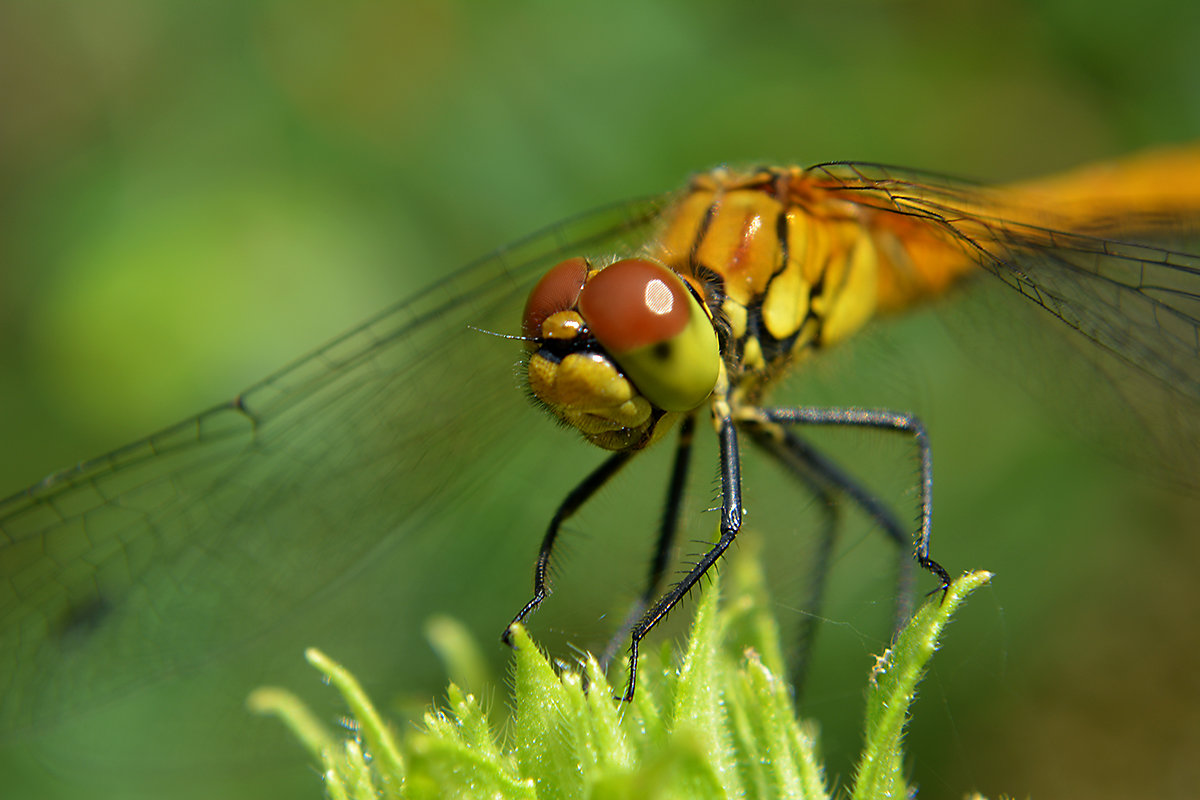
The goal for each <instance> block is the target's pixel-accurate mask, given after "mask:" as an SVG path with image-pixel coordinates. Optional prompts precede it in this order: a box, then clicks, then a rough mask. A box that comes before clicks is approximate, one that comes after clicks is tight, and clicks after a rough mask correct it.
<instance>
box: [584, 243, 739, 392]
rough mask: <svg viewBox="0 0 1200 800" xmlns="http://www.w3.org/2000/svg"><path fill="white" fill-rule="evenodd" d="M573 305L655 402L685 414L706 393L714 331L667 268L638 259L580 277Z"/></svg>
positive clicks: (714, 366) (716, 359)
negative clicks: (584, 281)
mask: <svg viewBox="0 0 1200 800" xmlns="http://www.w3.org/2000/svg"><path fill="white" fill-rule="evenodd" d="M578 304H579V305H578V307H579V313H580V314H581V315H582V317H583V319H584V321H585V322H586V323H587V326H588V330H589V331H590V332H591V334H592V335H593V336H594V337H595V338H596V340H597V341H598V342H600V344H601V345H603V346H604V349H605V350H606V351H607V352H608V353H609V354H610V355H611V356H612V358H613V360H614V361H616V363H617V365H618V366H620V367H621V370H622V371H623V372H624V373H625V374H626V375H628V376H629V378H630V380H632V381H633V383H634V385H635V386H636V387H637V388H638V391H640V392H641V393H642V394H643V395H645V396H646V398H647V399H648V400H650V402H652V403H654V404H655V405H656V406H657V407H659V408H661V409H664V410H666V411H690V410H691V409H693V408H697V407H698V406H699V405H700V404H701V403H703V402H704V401H705V400H706V399H707V398H708V396H709V394H711V393H712V390H713V387H714V386H715V385H716V382H717V375H718V373H719V371H720V366H721V356H720V350H719V348H718V345H717V334H716V331H715V330H714V328H713V324H712V319H711V317H710V316H709V315H708V313H707V311H705V309H704V308H703V307H702V306H701V305H700V303H699V301H697V299H696V298H695V296H694V295H693V294H692V292H690V291H688V288H687V286H685V285H684V283H683V279H682V278H680V277H679V276H678V275H677V274H675V272H673V271H672V270H670V269H668V268H667V267H665V266H663V265H662V264H659V263H657V262H654V261H649V260H647V259H643V258H631V259H626V260H624V261H617V262H616V263H614V264H611V265H610V266H608V267H606V268H605V269H603V270H601V271H600V272H599V273H597V274H596V275H595V276H594V277H593V278H592V279H591V280H590V281H588V283H587V285H586V286H584V287H583V290H582V291H581V292H580V293H579V300H578Z"/></svg>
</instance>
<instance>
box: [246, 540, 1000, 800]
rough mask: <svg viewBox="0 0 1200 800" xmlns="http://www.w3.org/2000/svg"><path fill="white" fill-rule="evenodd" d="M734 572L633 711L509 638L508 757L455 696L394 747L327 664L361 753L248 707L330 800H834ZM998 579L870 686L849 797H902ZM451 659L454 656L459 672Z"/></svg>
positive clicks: (350, 682) (284, 698)
mask: <svg viewBox="0 0 1200 800" xmlns="http://www.w3.org/2000/svg"><path fill="white" fill-rule="evenodd" d="M734 563H736V566H735V567H734V568H733V569H732V572H731V575H732V577H733V579H734V581H733V587H732V589H733V590H732V592H731V599H730V600H729V601H728V602H727V603H725V604H724V605H722V604H721V602H720V593H721V592H720V589H721V581H720V580H719V578H718V577H716V576H714V579H713V581H712V583H711V585H710V586H708V587H706V588H705V591H704V593H703V595H702V596H701V597H700V600H699V602H698V603H697V606H696V611H695V621H694V623H693V626H692V630H691V634H690V636H689V638H688V643H687V647H686V649H685V651H684V653H683V654H682V655H681V656H679V657H678V660H676V656H675V654H674V653H673V652H672V651H671V648H670V647H669V646H663V647H662V648H659V649H657V650H650V651H649V652H646V653H645V654H644V655H643V657H642V658H641V660H640V662H639V672H638V678H639V680H638V689H637V694H636V696H635V697H634V700H633V702H631V703H622V702H618V701H615V700H613V699H612V697H613V690H612V686H611V685H610V683H609V681H608V680H607V679H606V678H605V676H604V675H603V674H602V673H601V672H600V669H599V667H598V666H597V664H596V662H595V660H594V659H591V658H588V659H587V661H586V662H585V664H584V665H583V670H584V671H586V672H587V675H588V680H587V681H586V682H585V681H584V680H583V677H582V674H581V671H578V670H562V671H559V670H556V669H555V667H554V666H552V664H551V663H550V661H549V660H548V659H547V658H546V657H545V655H543V654H542V653H541V652H540V651H539V649H538V647H537V645H536V644H535V643H534V642H533V640H532V639H530V638H529V635H528V633H526V631H525V630H524V629H522V628H520V627H516V628H514V629H513V642H514V644H515V648H514V654H513V691H514V699H513V701H512V704H511V707H512V708H513V709H514V714H513V718H512V719H511V720H510V722H509V724H508V729H507V733H508V735H507V737H506V738H505V740H504V741H503V742H502V741H501V740H499V739H498V738H497V736H496V734H495V733H494V727H493V725H492V724H491V722H490V721H489V719H488V716H487V714H486V712H485V711H484V709H483V708H482V706H481V705H480V703H479V701H478V700H477V699H476V698H475V696H474V695H472V694H469V693H466V692H463V691H462V690H461V689H460V688H459V687H458V686H457V685H456V684H450V687H449V689H448V690H447V700H446V707H445V708H435V709H432V710H430V711H429V712H428V713H427V714H426V715H425V719H424V728H423V730H419V731H410V732H409V733H408V734H407V735H405V736H404V737H402V738H399V739H398V738H397V737H395V736H394V735H393V733H392V731H391V730H390V728H388V726H387V725H386V724H384V723H383V721H382V720H381V719H380V717H379V715H378V713H377V712H376V711H375V708H374V706H373V705H372V704H371V703H370V701H369V700H368V699H367V698H366V696H365V695H363V693H362V690H361V688H360V687H359V685H358V683H357V682H356V681H355V680H354V678H353V677H352V676H351V675H350V674H349V673H348V672H346V671H345V670H344V669H343V668H342V667H340V666H339V665H337V664H335V663H334V662H332V661H330V660H329V659H328V658H326V657H325V656H323V655H322V654H320V653H318V652H316V651H309V653H308V658H309V660H310V661H311V662H312V663H313V664H314V665H315V666H317V667H318V669H320V670H321V672H322V673H324V675H325V676H326V677H327V679H328V680H329V682H330V683H331V684H332V685H333V686H334V687H335V688H336V689H337V690H338V691H339V692H340V693H341V694H342V696H343V698H344V700H345V702H346V704H347V706H348V707H349V708H350V710H351V712H352V713H353V715H354V717H355V718H356V719H357V721H358V731H359V732H360V734H361V738H360V739H354V740H350V741H345V742H342V743H340V744H339V743H338V742H337V741H336V740H335V739H334V738H333V737H332V735H331V734H329V732H328V731H327V730H326V729H325V728H324V727H323V726H321V725H320V723H319V722H317V721H316V720H314V719H312V716H311V714H310V713H309V712H308V711H307V710H306V709H304V707H303V706H302V705H301V704H300V703H299V701H297V700H296V699H295V698H294V697H292V696H291V695H288V694H287V693H285V692H282V691H281V690H259V691H258V692H256V693H255V695H254V699H253V700H252V707H254V708H255V709H257V710H259V711H263V712H265V713H272V714H275V715H277V716H279V717H281V718H282V719H283V720H284V722H285V723H286V724H287V725H288V726H289V727H290V728H291V729H292V731H293V732H294V734H295V735H296V736H297V738H299V739H300V740H301V741H302V742H303V743H304V744H305V747H306V748H307V749H308V750H309V752H310V753H312V754H313V756H314V758H315V759H316V760H317V761H319V762H320V763H321V765H322V773H323V775H324V776H325V782H326V783H325V785H326V791H327V792H328V794H329V795H330V796H331V797H334V798H343V797H344V798H348V799H349V798H353V799H354V800H362V799H363V798H382V797H396V798H430V799H431V800H432V799H433V798H453V797H463V798H474V797H489V798H519V799H520V800H534V798H543V799H544V798H578V797H587V798H593V799H594V800H603V799H604V798H612V799H613V800H617V798H628V797H637V798H646V800H667V798H680V800H683V799H684V798H686V799H687V800H707V799H708V798H714V799H715V798H722V799H724V798H733V797H747V798H761V799H762V800H770V798H801V799H802V800H803V799H809V800H827V799H828V798H829V790H828V787H827V785H826V781H825V776H824V770H823V768H822V766H821V764H820V762H819V760H818V759H817V755H816V754H817V742H816V737H815V735H814V730H815V729H814V728H813V726H811V725H810V724H808V723H805V722H803V721H801V720H799V719H798V718H797V715H796V713H795V709H794V708H793V705H792V693H791V689H790V687H789V686H788V685H787V683H786V681H785V679H784V678H783V677H781V676H782V670H783V663H782V656H781V653H782V649H781V648H780V644H779V637H778V625H777V623H776V622H775V620H774V619H773V618H772V617H771V615H770V613H769V609H770V608H771V604H770V601H769V599H768V598H767V594H766V590H765V588H764V582H763V577H762V573H761V571H760V570H759V568H758V566H757V564H756V563H754V561H753V560H752V559H749V558H747V559H745V560H744V561H742V562H741V563H737V562H734ZM989 577H990V576H989V575H988V574H987V573H982V572H981V573H972V574H970V575H967V576H964V577H963V578H960V579H959V580H958V581H956V582H955V583H954V584H953V585H952V586H951V588H950V590H949V592H948V593H947V596H946V599H945V601H944V602H939V601H938V600H934V601H931V602H930V603H928V604H927V605H926V606H925V607H924V608H922V609H921V610H920V611H919V612H918V614H917V615H916V616H915V617H914V618H913V620H912V622H911V623H910V624H909V625H908V627H907V628H906V629H905V630H904V631H903V632H902V633H901V634H900V636H899V637H898V638H897V640H896V643H895V645H894V646H893V648H892V649H891V650H889V651H888V653H887V654H885V655H884V656H883V657H881V658H880V660H879V663H878V665H877V666H876V668H875V669H874V670H873V671H872V673H871V675H870V676H869V680H870V686H869V696H868V712H867V736H866V745H865V748H864V752H863V755H862V758H861V760H860V762H859V766H858V770H857V773H856V782H855V785H854V788H853V796H854V797H863V798H866V797H870V798H875V797H884V796H892V797H903V796H905V795H906V793H907V787H906V785H905V783H904V780H903V769H904V758H903V753H902V750H901V744H902V741H903V738H902V734H903V731H904V725H905V723H906V721H907V717H908V708H909V705H910V703H911V701H912V698H913V696H914V695H915V692H916V685H917V682H918V681H919V680H920V678H921V675H922V674H923V672H924V669H925V667H926V665H927V664H928V661H929V659H930V657H931V656H932V655H933V652H934V650H935V649H936V646H937V642H938V637H939V636H940V635H941V633H942V631H943V629H944V627H945V625H946V622H947V621H948V620H949V618H950V615H951V614H952V613H953V611H954V610H955V609H956V608H957V607H958V604H959V603H960V602H961V601H962V599H963V598H964V597H965V596H966V595H967V594H969V593H970V591H972V590H973V589H974V588H976V587H978V586H979V585H981V584H983V583H984V582H986V581H987V580H988V578H989ZM445 624H446V623H444V622H442V623H439V625H442V626H444V625H445ZM441 630H442V631H443V632H445V631H446V630H447V629H446V628H445V627H442V628H441ZM449 631H450V633H449V634H447V635H445V636H443V637H442V638H441V640H440V641H441V645H439V646H442V647H444V646H445V643H446V642H449V643H450V645H449V646H450V648H451V649H452V650H453V651H455V652H457V653H460V654H462V653H466V654H468V655H469V654H470V652H471V651H472V649H473V647H474V645H473V644H471V643H470V642H469V641H467V640H466V639H464V638H463V636H462V632H461V630H460V629H456V628H454V627H453V626H452V627H451V628H450V629H449ZM456 658H457V656H454V655H453V653H451V654H450V655H449V656H448V660H449V661H450V662H451V663H452V664H453V663H455V659H456ZM463 663H464V662H462V661H459V662H458V664H459V667H461V666H462V664H463ZM453 668H454V669H455V671H456V672H457V673H458V674H468V673H469V674H473V675H475V676H478V675H480V674H482V673H481V672H479V671H478V670H476V669H475V668H474V667H468V668H466V669H462V670H460V669H459V668H458V667H453ZM472 680H474V678H472ZM585 685H586V686H588V687H589V690H588V691H585V690H584V686H585ZM618 685H621V683H620V682H618ZM359 741H361V742H362V745H363V746H362V747H360V745H359V744H358V742H359ZM364 748H365V749H364Z"/></svg>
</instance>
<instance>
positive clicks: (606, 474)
mask: <svg viewBox="0 0 1200 800" xmlns="http://www.w3.org/2000/svg"><path fill="white" fill-rule="evenodd" d="M632 457H633V453H632V452H620V453H613V454H612V455H611V456H609V457H608V458H607V459H605V460H604V463H602V464H601V465H600V466H599V467H597V468H596V469H594V470H592V472H591V473H590V474H589V475H588V476H587V477H586V478H584V479H583V480H582V481H581V482H580V483H579V485H577V486H576V487H575V488H574V489H572V490H571V492H570V494H568V495H567V496H566V498H565V499H564V500H563V501H562V503H561V504H560V505H559V507H558V510H557V511H555V512H554V517H553V518H552V519H551V520H550V525H549V526H548V527H547V528H546V535H545V536H543V537H542V546H541V548H540V549H539V550H538V557H537V562H536V563H535V564H534V567H533V597H532V598H531V599H530V600H529V602H528V603H526V604H525V607H524V608H522V609H521V610H520V612H518V613H517V615H516V616H515V617H513V621H512V622H510V623H509V624H508V627H507V628H505V629H504V633H503V634H501V636H500V640H501V641H502V642H504V643H505V644H507V645H510V646H511V645H512V632H511V631H512V626H513V625H516V624H518V623H521V622H524V621H525V620H526V619H527V618H528V617H529V615H530V614H532V613H533V612H534V611H536V610H537V607H538V606H539V605H541V604H542V601H543V600H545V599H546V598H547V597H548V596H549V595H550V585H549V574H550V559H551V557H552V556H553V555H554V543H555V541H556V540H557V539H558V533H559V530H560V529H561V528H562V524H563V523H564V522H566V521H567V520H568V519H570V518H571V517H572V516H573V515H574V514H575V512H576V511H578V510H579V509H580V508H581V507H582V506H583V505H584V503H586V502H587V501H588V500H590V499H591V498H592V496H593V495H595V494H596V492H598V491H599V490H600V487H602V486H604V484H606V483H608V482H609V480H611V479H612V477H613V476H614V475H616V474H617V473H618V472H620V470H621V468H622V467H623V466H625V465H626V464H627V463H629V459H630V458H632Z"/></svg>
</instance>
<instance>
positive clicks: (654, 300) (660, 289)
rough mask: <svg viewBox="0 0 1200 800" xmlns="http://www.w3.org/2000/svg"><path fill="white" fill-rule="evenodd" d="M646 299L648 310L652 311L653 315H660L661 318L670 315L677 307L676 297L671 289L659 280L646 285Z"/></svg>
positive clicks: (656, 279)
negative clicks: (675, 306)
mask: <svg viewBox="0 0 1200 800" xmlns="http://www.w3.org/2000/svg"><path fill="white" fill-rule="evenodd" d="M645 299H646V308H648V309H650V312H651V313H652V314H658V315H659V316H660V317H661V316H663V315H664V314H670V313H671V309H672V308H673V307H674V305H675V296H674V295H673V294H671V287H670V286H667V285H666V284H665V283H663V282H662V281H661V280H660V279H658V278H655V279H654V280H652V281H650V282H649V283H647V284H646V298H645Z"/></svg>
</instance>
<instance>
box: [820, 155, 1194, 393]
mask: <svg viewBox="0 0 1200 800" xmlns="http://www.w3.org/2000/svg"><path fill="white" fill-rule="evenodd" d="M814 170H816V171H818V172H820V173H822V174H824V175H825V176H826V177H828V178H829V179H830V180H831V182H832V183H834V184H835V185H836V186H838V187H840V188H842V189H845V190H846V191H847V192H849V193H851V197H852V199H854V200H855V201H856V202H859V203H863V204H868V205H873V206H875V207H877V208H880V209H881V210H885V211H889V212H893V213H897V214H903V215H906V216H910V217H915V218H918V219H921V220H924V221H926V222H928V223H929V224H930V225H932V226H934V227H935V228H937V229H940V230H942V231H944V232H945V234H946V235H947V236H948V237H949V238H951V239H952V240H954V241H955V242H957V243H958V244H959V246H960V247H961V248H962V249H963V251H964V252H965V253H966V254H967V255H968V256H969V257H971V258H972V259H974V260H975V261H977V262H978V263H979V264H980V265H981V266H983V267H984V268H985V269H986V270H988V271H989V272H991V273H992V274H993V275H995V276H996V277H998V278H1000V279H1001V280H1003V281H1004V282H1005V283H1007V284H1008V285H1009V286H1011V287H1013V288H1014V289H1016V290H1017V291H1019V292H1020V293H1021V294H1022V295H1024V296H1026V297H1027V298H1029V299H1030V300H1032V301H1034V302H1035V303H1037V304H1038V305H1039V306H1041V307H1042V308H1044V309H1046V310H1047V311H1049V312H1050V313H1051V314H1053V315H1054V316H1056V317H1058V318H1059V319H1060V320H1062V321H1063V322H1065V323H1066V324H1067V325H1069V326H1071V327H1072V328H1074V329H1075V330H1077V331H1079V332H1080V333H1081V334H1083V335H1084V336H1086V337H1087V338H1088V339H1090V340H1091V341H1093V342H1095V343H1096V344H1098V345H1100V347H1101V348H1103V349H1104V350H1106V351H1108V352H1110V353H1112V354H1114V355H1115V356H1117V357H1118V358H1120V359H1121V360H1122V361H1124V362H1126V363H1127V364H1129V365H1130V366H1132V367H1133V368H1135V369H1137V370H1140V371H1141V372H1143V373H1145V374H1146V375H1149V376H1151V377H1153V378H1155V379H1157V380H1158V381H1161V382H1162V383H1163V384H1165V385H1167V386H1169V387H1170V388H1171V389H1172V390H1174V391H1176V392H1179V393H1181V394H1183V395H1184V396H1186V397H1188V398H1191V399H1192V400H1193V401H1200V255H1195V254H1193V253H1189V252H1183V251H1182V250H1178V249H1172V247H1177V246H1184V247H1187V246H1192V247H1194V246H1195V245H1196V244H1197V243H1200V214H1197V213H1196V212H1195V210H1192V211H1190V212H1187V213H1185V211H1184V210H1181V211H1180V213H1179V214H1177V215H1168V216H1166V217H1164V216H1161V215H1159V216H1155V217H1147V216H1145V215H1139V214H1136V213H1134V210H1133V209H1131V210H1130V211H1131V213H1130V214H1127V215H1122V216H1120V217H1112V216H1110V215H1108V214H1104V215H1098V216H1097V217H1096V218H1095V219H1094V220H1090V221H1085V220H1080V219H1079V218H1077V217H1072V218H1069V219H1068V218H1065V217H1056V215H1055V213H1054V210H1053V209H1046V208H1030V207H1027V206H1026V205H1024V204H1023V203H1022V198H1021V197H1019V196H1014V195H1012V194H1010V193H1006V192H1005V191H1004V190H1003V189H987V188H984V187H980V186H974V185H971V184H968V183H965V182H959V181H954V180H952V179H948V178H944V177H941V176H937V175H932V174H924V173H918V172H911V171H910V172H903V171H900V170H897V169H895V168H892V167H884V166H880V165H875V164H848V163H847V164H831V165H827V166H821V167H816V168H814ZM1164 241H1165V242H1169V243H1170V244H1169V246H1167V247H1164V246H1160V245H1161V244H1162V243H1163V242H1164Z"/></svg>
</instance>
